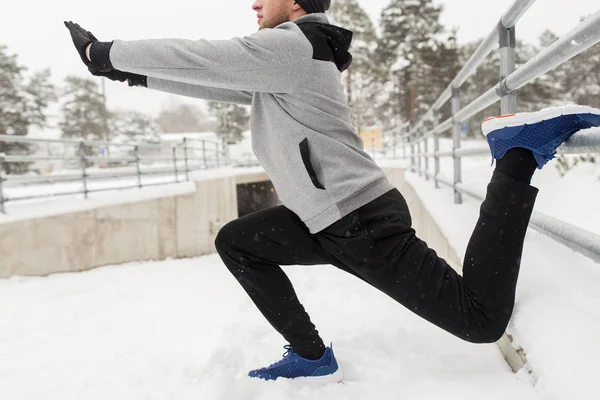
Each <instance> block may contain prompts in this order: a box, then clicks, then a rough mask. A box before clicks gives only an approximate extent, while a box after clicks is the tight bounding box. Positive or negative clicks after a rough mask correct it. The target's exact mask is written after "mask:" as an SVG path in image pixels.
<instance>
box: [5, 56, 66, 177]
mask: <svg viewBox="0 0 600 400" xmlns="http://www.w3.org/2000/svg"><path fill="white" fill-rule="evenodd" d="M26 71H27V68H25V67H24V66H22V65H19V63H18V60H17V56H16V55H14V54H9V53H8V49H7V47H6V46H2V45H0V135H18V136H25V135H27V134H28V132H29V128H30V127H31V126H32V125H34V126H39V127H42V128H43V127H44V126H45V125H46V121H47V115H46V109H47V107H48V105H49V104H50V103H51V102H53V101H55V100H56V95H55V88H54V86H52V84H51V83H50V70H49V69H45V70H42V71H38V72H35V73H34V74H33V75H32V76H31V77H29V78H26V77H25V72H26ZM32 150H33V149H32V146H31V145H29V144H22V143H4V142H0V153H6V154H20V155H28V154H30V153H31V152H32ZM29 164H30V163H5V164H4V165H3V168H4V170H5V171H6V172H7V173H23V172H26V171H27V168H28V165H29Z"/></svg>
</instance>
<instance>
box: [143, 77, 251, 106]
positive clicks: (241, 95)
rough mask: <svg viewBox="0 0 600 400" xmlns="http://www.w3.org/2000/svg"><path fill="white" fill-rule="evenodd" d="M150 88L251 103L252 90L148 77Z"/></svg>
mask: <svg viewBox="0 0 600 400" xmlns="http://www.w3.org/2000/svg"><path fill="white" fill-rule="evenodd" d="M147 87H148V89H154V90H160V91H162V92H168V93H173V94H178V95H181V96H187V97H195V98H198V99H204V100H211V101H218V102H222V103H234V104H245V105H250V104H251V103H252V95H253V93H252V92H247V91H242V90H231V89H220V88H214V87H209V86H201V85H191V84H188V83H182V82H177V81H170V80H166V79H160V78H154V77H151V76H150V77H148V80H147Z"/></svg>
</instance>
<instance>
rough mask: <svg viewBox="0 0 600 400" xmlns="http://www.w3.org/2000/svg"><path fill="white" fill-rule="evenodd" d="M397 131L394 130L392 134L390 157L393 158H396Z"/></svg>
mask: <svg viewBox="0 0 600 400" xmlns="http://www.w3.org/2000/svg"><path fill="white" fill-rule="evenodd" d="M396 136H397V133H396V132H394V133H393V134H392V151H393V153H392V158H393V159H394V160H395V159H396V146H397V145H398V140H397V139H396Z"/></svg>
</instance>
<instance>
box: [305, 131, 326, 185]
mask: <svg viewBox="0 0 600 400" xmlns="http://www.w3.org/2000/svg"><path fill="white" fill-rule="evenodd" d="M300 155H301V156H302V162H303V163H304V167H305V168H306V172H308V176H310V180H311V181H312V183H313V185H315V187H316V188H317V189H322V190H325V188H324V187H323V185H322V184H321V182H319V179H318V178H317V174H316V173H315V169H314V168H313V166H312V164H311V163H310V149H309V148H308V139H304V140H303V141H302V142H300Z"/></svg>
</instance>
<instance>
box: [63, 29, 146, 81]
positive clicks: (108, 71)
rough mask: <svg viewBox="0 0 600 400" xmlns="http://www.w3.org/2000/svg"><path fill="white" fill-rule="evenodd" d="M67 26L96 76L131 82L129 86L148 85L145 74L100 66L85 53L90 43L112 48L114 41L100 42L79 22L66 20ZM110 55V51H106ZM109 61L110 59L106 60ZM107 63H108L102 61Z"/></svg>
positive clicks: (78, 49)
mask: <svg viewBox="0 0 600 400" xmlns="http://www.w3.org/2000/svg"><path fill="white" fill-rule="evenodd" d="M65 26H66V27H67V28H68V29H69V32H70V33H71V38H72V39H73V44H74V45H75V48H76V49H77V52H78V53H79V56H80V57H81V59H82V61H83V63H84V64H85V65H86V66H87V67H88V71H90V73H91V74H92V75H94V76H103V77H105V78H108V79H110V80H112V81H119V82H125V81H127V83H128V84H129V86H143V87H147V84H146V82H147V77H146V76H144V75H138V74H133V73H130V72H123V71H119V70H117V69H114V68H112V66H110V67H109V66H107V65H102V66H98V65H96V64H97V63H93V62H91V61H90V60H89V59H88V58H87V55H86V54H85V50H86V48H87V46H88V45H89V44H90V43H96V44H97V45H101V46H104V47H107V48H106V50H107V51H109V50H110V45H111V44H112V43H104V42H100V41H99V40H98V39H97V38H96V36H94V34H93V33H92V32H90V31H86V30H85V29H83V28H82V27H81V26H79V24H75V23H73V22H71V21H69V22H66V21H65ZM106 54H107V56H108V53H106ZM90 58H91V49H90ZM106 61H109V60H106ZM102 64H106V63H102Z"/></svg>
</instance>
